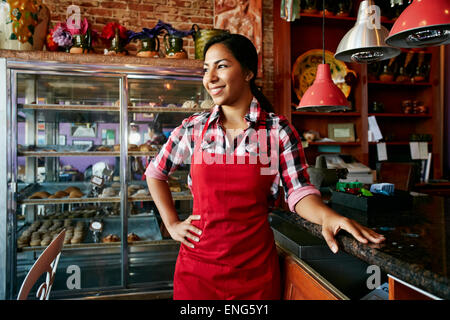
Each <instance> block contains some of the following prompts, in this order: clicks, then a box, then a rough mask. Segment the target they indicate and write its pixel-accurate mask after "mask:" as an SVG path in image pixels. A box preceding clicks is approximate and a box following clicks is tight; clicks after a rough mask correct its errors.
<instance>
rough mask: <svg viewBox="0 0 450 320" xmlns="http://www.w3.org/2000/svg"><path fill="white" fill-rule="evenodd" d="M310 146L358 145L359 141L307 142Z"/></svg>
mask: <svg viewBox="0 0 450 320" xmlns="http://www.w3.org/2000/svg"><path fill="white" fill-rule="evenodd" d="M308 144H309V145H310V146H347V147H359V146H360V145H361V142H338V141H330V142H315V141H314V142H309V143H308Z"/></svg>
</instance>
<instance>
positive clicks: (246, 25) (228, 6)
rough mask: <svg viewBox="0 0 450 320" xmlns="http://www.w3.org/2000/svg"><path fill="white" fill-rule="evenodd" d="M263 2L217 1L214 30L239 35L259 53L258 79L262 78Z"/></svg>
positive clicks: (251, 0)
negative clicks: (249, 41)
mask: <svg viewBox="0 0 450 320" xmlns="http://www.w3.org/2000/svg"><path fill="white" fill-rule="evenodd" d="M261 17H262V0H215V2H214V28H217V29H225V30H228V31H230V32H231V33H239V34H242V35H244V36H246V37H247V38H249V39H250V40H252V42H253V44H254V45H255V47H256V51H257V52H258V78H259V77H262V73H263V69H262V54H263V51H262V19H261Z"/></svg>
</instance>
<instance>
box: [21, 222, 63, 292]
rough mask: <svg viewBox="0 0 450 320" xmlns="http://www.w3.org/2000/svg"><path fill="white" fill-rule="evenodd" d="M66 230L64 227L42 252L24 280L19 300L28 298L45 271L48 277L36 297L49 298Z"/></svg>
mask: <svg viewBox="0 0 450 320" xmlns="http://www.w3.org/2000/svg"><path fill="white" fill-rule="evenodd" d="M65 235H66V230H65V229H63V230H62V231H61V232H60V233H59V234H58V236H57V237H56V238H55V239H53V241H52V242H51V243H50V244H49V245H48V247H47V248H46V249H45V250H44V251H43V252H42V253H41V255H40V256H39V258H38V259H37V260H36V262H35V263H34V264H33V266H32V267H31V269H30V271H28V274H27V276H26V277H25V279H24V280H23V283H22V286H21V288H20V291H19V294H18V296H17V300H26V299H27V297H28V294H29V293H30V290H31V289H32V288H33V286H34V284H35V283H36V281H37V280H38V279H39V278H40V277H41V275H42V274H44V272H47V278H46V280H45V282H44V283H42V284H41V285H40V286H39V288H38V290H37V293H36V297H38V298H39V299H40V300H48V296H49V295H50V290H51V288H52V285H53V281H54V280H55V273H56V268H57V267H58V262H59V257H60V255H61V249H62V247H63V244H64V237H65Z"/></svg>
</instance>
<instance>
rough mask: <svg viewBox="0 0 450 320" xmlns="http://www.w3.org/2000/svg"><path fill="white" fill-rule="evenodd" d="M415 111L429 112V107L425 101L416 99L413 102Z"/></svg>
mask: <svg viewBox="0 0 450 320" xmlns="http://www.w3.org/2000/svg"><path fill="white" fill-rule="evenodd" d="M412 108H413V113H427V112H428V108H427V106H425V105H424V103H423V102H421V101H419V100H414V101H413V103H412Z"/></svg>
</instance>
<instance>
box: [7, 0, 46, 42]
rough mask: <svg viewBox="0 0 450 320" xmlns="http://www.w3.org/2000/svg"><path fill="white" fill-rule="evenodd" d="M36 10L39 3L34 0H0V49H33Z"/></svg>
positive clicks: (36, 21) (36, 19)
mask: <svg viewBox="0 0 450 320" xmlns="http://www.w3.org/2000/svg"><path fill="white" fill-rule="evenodd" d="M38 12H39V3H38V1H36V0H2V1H1V3H0V49H9V50H33V43H34V42H33V35H34V32H35V28H36V26H37V24H38ZM44 38H45V37H44Z"/></svg>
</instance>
